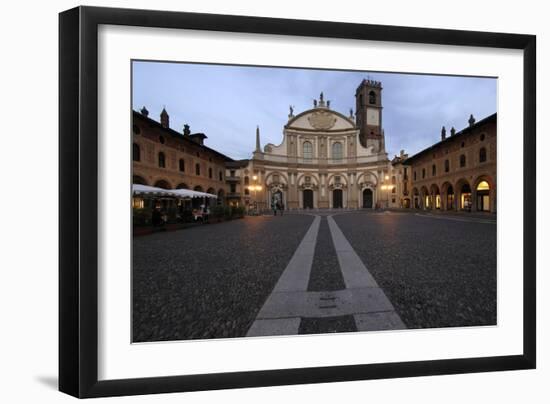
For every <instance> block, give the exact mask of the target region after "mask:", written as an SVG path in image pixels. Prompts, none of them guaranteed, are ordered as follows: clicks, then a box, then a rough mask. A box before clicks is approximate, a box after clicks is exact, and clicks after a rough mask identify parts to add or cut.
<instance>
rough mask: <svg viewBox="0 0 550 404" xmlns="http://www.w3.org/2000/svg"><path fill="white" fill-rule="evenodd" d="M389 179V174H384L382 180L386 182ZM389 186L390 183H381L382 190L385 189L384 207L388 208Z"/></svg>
mask: <svg viewBox="0 0 550 404" xmlns="http://www.w3.org/2000/svg"><path fill="white" fill-rule="evenodd" d="M389 179H390V176H389V175H386V176H385V177H384V180H385V182H386V183H387V182H388V180H389ZM390 188H391V185H388V184H384V185H382V190H383V191H384V190H385V191H386V209H388V208H389V207H390V194H389V193H390Z"/></svg>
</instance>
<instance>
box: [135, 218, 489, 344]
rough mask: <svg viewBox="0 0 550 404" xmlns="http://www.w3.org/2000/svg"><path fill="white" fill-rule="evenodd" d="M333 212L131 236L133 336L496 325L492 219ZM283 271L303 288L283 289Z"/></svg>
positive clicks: (161, 337) (173, 337)
mask: <svg viewBox="0 0 550 404" xmlns="http://www.w3.org/2000/svg"><path fill="white" fill-rule="evenodd" d="M312 213H313V212H312ZM337 213H338V212H334V211H329V212H316V214H317V215H318V217H317V219H316V220H314V216H312V215H299V214H293V215H285V216H282V217H281V216H277V217H273V216H257V217H246V218H245V219H242V220H236V221H231V222H224V223H220V224H211V225H205V226H200V227H195V228H191V229H186V230H181V231H176V232H167V233H159V234H154V235H150V236H144V237H138V238H135V239H134V241H133V265H134V267H133V286H132V288H133V340H134V341H135V342H142V341H162V340H187V339H205V338H228V337H242V336H246V335H247V333H248V335H275V334H296V333H300V334H311V333H329V332H350V331H356V330H359V331H361V330H369V329H391V328H403V327H404V326H406V327H407V328H424V327H449V326H465V325H489V324H495V322H496V225H495V224H494V223H490V222H488V221H486V220H482V219H480V220H477V219H475V218H465V219H464V220H452V218H449V220H446V219H445V217H443V216H441V215H439V216H438V217H431V216H426V215H420V214H415V213H395V212H391V213H390V212H387V213H376V212H365V211H351V212H341V213H343V214H337ZM333 214H335V215H334V216H333V217H332V218H330V217H327V216H330V215H333ZM332 219H334V220H332ZM329 220H330V221H332V223H331V224H330V226H329V223H328V221H329ZM335 227H337V228H336V229H335ZM306 232H307V233H308V236H307V235H306ZM338 232H340V236H338ZM304 240H305V241H307V240H309V244H308V243H306V244H304ZM299 251H301V254H305V255H300V254H299ZM350 254H351V255H350ZM354 257H355V261H354ZM343 263H344V266H345V268H344V269H342V268H341V266H342V265H343ZM293 271H294V272H293ZM354 271H355V272H354ZM283 273H284V274H285V276H282V275H283ZM371 275H372V276H371ZM293 276H298V277H297V278H293ZM283 278H285V280H286V281H287V282H286V286H285V285H282V289H281V280H282V279H283ZM304 278H305V283H304ZM289 279H290V280H292V279H298V280H300V279H301V283H302V286H300V287H297V288H294V289H296V290H293V287H292V285H293V284H292V282H290V286H289V284H288V283H289V282H288V280H289ZM369 279H370V280H369ZM365 282H366V286H368V287H367V288H365ZM282 284H285V282H284V281H283V282H282ZM281 290H282V293H278V294H277V293H275V292H276V291H279V292H281ZM373 291H374V292H376V293H373ZM390 302H391V303H390ZM268 303H271V304H268ZM362 305H363V306H365V305H366V306H373V307H374V306H376V307H378V308H372V309H371V310H370V311H371V312H368V311H369V310H366V311H367V313H363V311H364V310H363V309H362ZM392 305H393V306H392ZM372 311H374V312H372ZM262 313H263V314H264V315H265V316H267V317H268V319H267V320H265V319H263V318H262ZM266 313H267V314H266ZM274 313H275V314H274ZM277 313H278V314H277ZM270 316H272V317H273V316H274V317H280V318H276V319H275V320H272V319H271V318H270ZM403 324H404V325H403ZM253 325H254V327H253ZM256 326H259V328H258V327H256ZM255 327H256V328H255ZM262 327H263V328H262ZM252 331H254V332H252Z"/></svg>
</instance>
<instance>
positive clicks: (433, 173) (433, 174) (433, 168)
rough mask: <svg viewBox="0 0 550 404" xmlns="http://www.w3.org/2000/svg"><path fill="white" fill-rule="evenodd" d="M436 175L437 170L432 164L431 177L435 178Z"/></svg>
mask: <svg viewBox="0 0 550 404" xmlns="http://www.w3.org/2000/svg"><path fill="white" fill-rule="evenodd" d="M436 174H437V168H436V167H435V164H432V177H435V175H436Z"/></svg>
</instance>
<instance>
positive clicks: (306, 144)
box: [303, 142, 313, 160]
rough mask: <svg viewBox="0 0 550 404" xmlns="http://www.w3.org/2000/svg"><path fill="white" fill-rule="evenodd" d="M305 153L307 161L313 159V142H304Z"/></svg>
mask: <svg viewBox="0 0 550 404" xmlns="http://www.w3.org/2000/svg"><path fill="white" fill-rule="evenodd" d="M303 152H304V159H305V160H311V159H312V158H313V145H312V144H311V142H304V144H303Z"/></svg>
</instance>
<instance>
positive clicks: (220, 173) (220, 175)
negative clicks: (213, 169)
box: [218, 170, 223, 181]
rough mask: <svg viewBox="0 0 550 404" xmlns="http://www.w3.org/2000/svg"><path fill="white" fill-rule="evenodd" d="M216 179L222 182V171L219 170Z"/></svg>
mask: <svg viewBox="0 0 550 404" xmlns="http://www.w3.org/2000/svg"><path fill="white" fill-rule="evenodd" d="M218 178H219V179H220V181H223V174H222V171H221V170H220V172H219V173H218Z"/></svg>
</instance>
